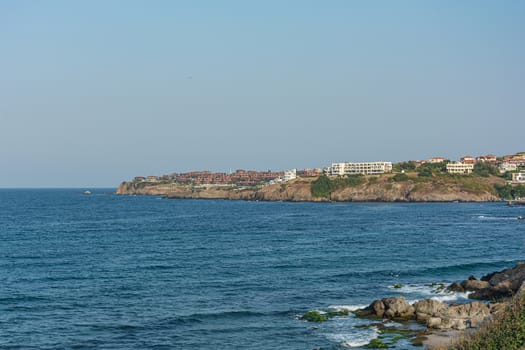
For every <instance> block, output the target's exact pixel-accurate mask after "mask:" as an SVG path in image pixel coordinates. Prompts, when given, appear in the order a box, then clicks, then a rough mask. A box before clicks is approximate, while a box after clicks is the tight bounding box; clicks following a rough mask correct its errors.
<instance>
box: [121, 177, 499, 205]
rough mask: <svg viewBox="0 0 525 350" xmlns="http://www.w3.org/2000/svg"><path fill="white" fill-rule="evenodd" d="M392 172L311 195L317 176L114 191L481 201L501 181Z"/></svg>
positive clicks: (143, 185)
mask: <svg viewBox="0 0 525 350" xmlns="http://www.w3.org/2000/svg"><path fill="white" fill-rule="evenodd" d="M395 179H396V177H395V175H392V174H385V175H381V176H363V179H362V181H360V182H359V184H357V185H347V186H342V187H336V188H334V189H332V190H331V191H330V193H329V195H328V196H319V197H316V196H313V195H312V190H311V188H312V182H314V181H315V180H316V178H298V179H295V180H292V181H288V182H286V183H277V184H273V185H266V186H262V187H257V188H237V187H234V186H224V185H222V186H221V185H184V184H177V183H170V182H166V183H162V182H161V183H148V182H138V183H136V182H123V183H122V184H121V185H120V186H119V188H118V189H117V191H116V193H117V194H123V195H126V194H127V195H162V196H166V197H168V198H194V199H241V200H261V201H293V202H302V201H308V202H320V201H337V202H347V201H354V202H453V201H462V202H481V201H497V200H499V197H498V196H497V194H496V191H495V190H494V183H504V180H503V179H500V178H497V177H489V178H482V177H472V176H465V177H447V176H440V177H432V178H420V177H417V175H416V174H409V175H407V176H406V177H403V181H396V180H395Z"/></svg>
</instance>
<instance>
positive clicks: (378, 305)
mask: <svg viewBox="0 0 525 350" xmlns="http://www.w3.org/2000/svg"><path fill="white" fill-rule="evenodd" d="M372 308H373V309H374V312H375V314H376V316H377V317H383V315H384V314H385V304H384V303H383V302H382V301H381V300H376V301H374V302H373V303H372Z"/></svg>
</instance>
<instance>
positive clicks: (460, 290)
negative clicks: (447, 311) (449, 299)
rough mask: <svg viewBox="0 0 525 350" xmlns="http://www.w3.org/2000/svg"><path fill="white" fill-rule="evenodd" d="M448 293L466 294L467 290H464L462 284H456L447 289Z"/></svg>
mask: <svg viewBox="0 0 525 350" xmlns="http://www.w3.org/2000/svg"><path fill="white" fill-rule="evenodd" d="M447 291H449V292H456V293H465V288H463V286H462V285H461V283H458V282H454V283H452V284H451V285H450V286H448V287H447Z"/></svg>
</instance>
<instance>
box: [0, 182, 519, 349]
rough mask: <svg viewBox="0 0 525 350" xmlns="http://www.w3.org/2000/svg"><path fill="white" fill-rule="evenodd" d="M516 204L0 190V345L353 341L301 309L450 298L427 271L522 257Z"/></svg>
mask: <svg viewBox="0 0 525 350" xmlns="http://www.w3.org/2000/svg"><path fill="white" fill-rule="evenodd" d="M523 210H525V208H523V207H522V208H519V207H507V206H505V205H504V203H434V204H430V203H420V204H415V203H284V202H246V201H225V200H165V199H161V198H160V197H145V196H117V195H114V194H112V190H109V189H108V190H94V191H93V194H92V195H84V194H83V190H80V189H61V190H0V349H321V348H322V349H345V348H359V347H360V346H363V345H365V344H367V343H368V342H369V341H370V340H371V339H373V338H374V337H376V336H377V335H378V331H377V329H376V328H374V327H369V328H360V327H356V326H359V325H366V324H367V323H370V321H368V320H363V319H357V318H355V317H353V315H352V314H350V315H349V316H341V317H335V318H331V319H330V320H329V321H327V322H324V323H320V324H316V323H310V322H305V321H303V320H301V319H300V316H301V315H302V314H303V313H305V312H307V311H308V310H316V309H317V310H338V309H350V310H353V309H356V308H359V307H363V306H366V305H368V304H369V303H370V302H371V301H373V300H374V299H377V298H381V297H386V296H399V295H403V296H405V298H407V299H408V300H410V301H414V300H418V299H421V298H427V297H434V298H438V299H440V300H443V301H459V302H461V300H462V299H464V298H465V297H466V296H465V295H461V294H447V293H432V289H433V287H431V286H430V285H431V283H434V282H440V283H450V282H453V281H456V280H461V279H465V278H467V277H468V276H469V275H475V276H476V277H478V278H479V277H481V276H482V275H483V274H486V273H489V272H492V271H496V270H500V269H503V268H507V267H511V266H513V265H514V264H515V263H516V262H518V261H520V260H522V259H523V258H524V253H523V249H524V245H523V241H524V232H525V222H524V221H523V220H517V219H516V218H517V217H518V216H520V215H524V213H523ZM396 284H401V285H402V288H394V286H395V285H396ZM397 346H398V348H410V344H409V343H408V342H404V343H403V342H401V343H398V345H397Z"/></svg>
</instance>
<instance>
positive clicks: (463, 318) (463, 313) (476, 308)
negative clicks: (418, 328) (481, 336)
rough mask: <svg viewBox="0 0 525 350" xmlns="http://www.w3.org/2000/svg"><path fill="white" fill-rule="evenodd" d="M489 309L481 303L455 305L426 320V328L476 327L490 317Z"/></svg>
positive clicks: (459, 328)
mask: <svg viewBox="0 0 525 350" xmlns="http://www.w3.org/2000/svg"><path fill="white" fill-rule="evenodd" d="M490 311H491V309H490V307H489V306H488V305H487V304H485V303H482V302H479V301H474V302H472V303H470V304H457V305H452V306H449V307H445V308H444V309H442V310H441V311H440V312H439V313H438V314H436V315H434V316H433V317H429V318H428V319H427V327H428V328H436V329H444V330H446V329H458V330H461V329H465V328H470V327H478V326H479V325H480V323H481V322H482V321H483V320H485V318H487V317H488V316H489V315H490Z"/></svg>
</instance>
